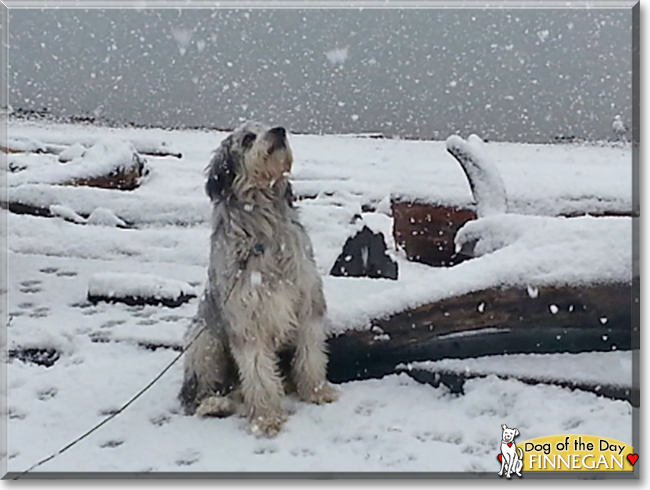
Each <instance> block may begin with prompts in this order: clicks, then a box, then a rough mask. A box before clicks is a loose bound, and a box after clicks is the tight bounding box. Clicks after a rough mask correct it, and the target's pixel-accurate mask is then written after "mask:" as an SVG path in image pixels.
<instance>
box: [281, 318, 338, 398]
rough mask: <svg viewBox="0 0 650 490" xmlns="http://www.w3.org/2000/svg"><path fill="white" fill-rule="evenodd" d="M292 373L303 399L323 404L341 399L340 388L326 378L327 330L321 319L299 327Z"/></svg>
mask: <svg viewBox="0 0 650 490" xmlns="http://www.w3.org/2000/svg"><path fill="white" fill-rule="evenodd" d="M291 373H292V376H293V379H294V381H295V383H296V390H297V392H298V396H299V397H300V398H301V399H302V400H304V401H306V402H310V403H319V404H321V403H331V402H333V401H336V400H337V399H338V396H339V395H338V391H337V390H336V389H335V388H334V387H333V386H332V385H330V384H329V383H328V382H327V353H326V344H325V330H324V329H323V325H322V323H321V322H320V321H316V320H312V321H309V322H307V323H306V324H304V325H301V326H300V327H299V329H298V333H297V339H296V352H295V355H294V358H293V362H292V364H291Z"/></svg>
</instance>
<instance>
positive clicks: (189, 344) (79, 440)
mask: <svg viewBox="0 0 650 490" xmlns="http://www.w3.org/2000/svg"><path fill="white" fill-rule="evenodd" d="M206 329H207V326H205V325H204V326H203V327H202V328H201V330H199V332H198V333H197V334H196V336H195V337H194V338H193V339H192V340H191V341H190V342H188V343H187V344H186V345H185V347H183V349H181V351H180V352H179V353H178V355H177V356H176V357H175V358H174V359H173V360H172V362H170V363H169V364H167V366H165V369H163V370H162V371H161V372H160V373H158V375H157V376H156V377H155V378H153V379H152V380H151V381H150V382H149V383H148V384H147V385H146V386H145V387H144V388H142V389H141V390H140V391H139V392H138V393H136V394H135V395H134V396H132V397H131V399H130V400H129V401H128V402H126V403H125V404H124V405H122V407H120V409H119V410H117V411H116V412H113V413H112V414H110V415H109V416H108V417H106V418H105V419H104V420H102V421H101V422H100V423H98V424H96V425H95V426H94V427H92V428H91V429H89V430H87V431H86V432H84V433H83V434H81V435H80V436H79V437H77V438H76V439H75V440H74V441H72V442H70V443H69V444H67V445H66V446H64V447H62V448H61V449H59V450H58V451H57V452H55V453H52V454H50V455H49V456H48V457H47V458H45V459H42V460H41V461H39V462H38V463H36V464H33V465H32V466H30V467H29V468H27V469H26V470H25V471H23V472H22V473H20V474H18V475H17V476H15V477H14V480H18V479H20V478H21V477H23V476H25V475H26V474H27V473H30V472H31V471H33V470H35V469H36V468H38V467H39V466H42V465H44V464H45V463H47V462H48V461H51V460H53V459H54V458H56V457H57V456H59V455H60V454H63V453H64V452H66V451H67V450H68V449H70V448H71V447H73V446H75V445H76V444H78V443H79V442H81V441H83V440H84V439H85V438H86V437H88V436H89V435H91V434H92V433H93V432H95V431H96V430H98V429H99V428H100V427H102V426H103V425H105V424H107V423H108V422H110V421H111V420H113V419H114V418H115V417H117V416H118V415H119V414H121V413H122V412H123V411H124V410H126V409H127V408H129V406H131V404H132V403H133V402H135V401H136V400H137V399H138V398H140V397H141V396H142V395H144V394H145V392H147V391H148V390H149V389H150V388H151V387H152V386H153V385H154V384H155V383H156V382H158V380H159V379H160V378H162V377H163V376H164V375H165V373H166V372H167V371H169V370H170V369H171V367H172V366H173V365H174V364H176V363H177V362H178V360H179V359H180V358H181V357H182V356H183V354H185V352H187V350H188V349H189V348H190V347H191V346H192V344H193V343H194V342H195V341H196V339H198V338H199V336H200V335H201V334H202V333H203V332H204V331H205V330H206Z"/></svg>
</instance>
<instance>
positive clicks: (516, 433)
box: [514, 429, 519, 437]
mask: <svg viewBox="0 0 650 490" xmlns="http://www.w3.org/2000/svg"><path fill="white" fill-rule="evenodd" d="M514 431H515V437H517V436H518V435H519V429H514Z"/></svg>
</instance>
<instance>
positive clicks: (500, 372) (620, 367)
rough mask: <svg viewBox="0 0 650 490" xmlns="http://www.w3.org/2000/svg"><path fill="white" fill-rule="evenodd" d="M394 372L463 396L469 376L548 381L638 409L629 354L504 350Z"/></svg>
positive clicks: (532, 382) (411, 365)
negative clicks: (531, 352)
mask: <svg viewBox="0 0 650 490" xmlns="http://www.w3.org/2000/svg"><path fill="white" fill-rule="evenodd" d="M397 371H398V372H404V373H406V374H408V375H409V376H410V377H412V378H413V379H415V380H416V381H419V382H420V383H426V384H429V385H431V386H434V387H438V386H440V384H443V385H445V386H447V388H448V389H449V390H450V391H451V392H452V393H455V394H464V385H465V382H466V381H467V380H470V379H475V378H484V377H486V376H491V375H493V376H497V377H498V378H501V379H512V380H517V381H520V382H522V383H526V384H529V385H537V384H547V385H551V386H558V387H561V388H568V389H570V390H580V391H587V392H590V393H594V394H596V395H600V396H604V397H606V398H610V399H614V400H625V401H627V402H629V403H631V404H632V406H634V407H639V404H640V392H639V388H638V386H637V387H636V388H635V387H633V386H632V379H631V377H630V373H631V372H632V353H631V352H629V351H628V352H621V351H614V352H583V353H578V354H571V353H559V354H505V355H495V356H483V357H479V358H472V359H442V360H439V361H423V362H414V363H407V364H402V365H399V366H397Z"/></svg>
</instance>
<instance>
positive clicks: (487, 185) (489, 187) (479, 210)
mask: <svg viewBox="0 0 650 490" xmlns="http://www.w3.org/2000/svg"><path fill="white" fill-rule="evenodd" d="M446 144H447V151H448V152H449V153H451V154H452V155H453V156H454V158H456V160H458V162H459V163H460V165H461V167H462V168H463V171H464V172H465V175H466V176H467V180H468V181H469V185H470V188H471V189H472V194H473V195H474V201H475V202H476V214H477V215H478V216H479V217H484V216H489V215H493V214H503V213H505V212H506V210H507V195H506V187H505V184H504V183H503V179H502V178H501V174H500V173H499V169H498V168H497V167H496V165H495V164H494V162H493V161H492V160H491V159H490V157H489V156H488V155H487V153H486V151H485V144H484V142H483V140H481V138H479V137H478V136H476V135H475V134H473V135H471V136H470V137H469V138H468V139H467V141H465V140H463V139H462V138H461V137H460V136H456V135H452V136H450V137H449V138H447V143H446Z"/></svg>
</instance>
